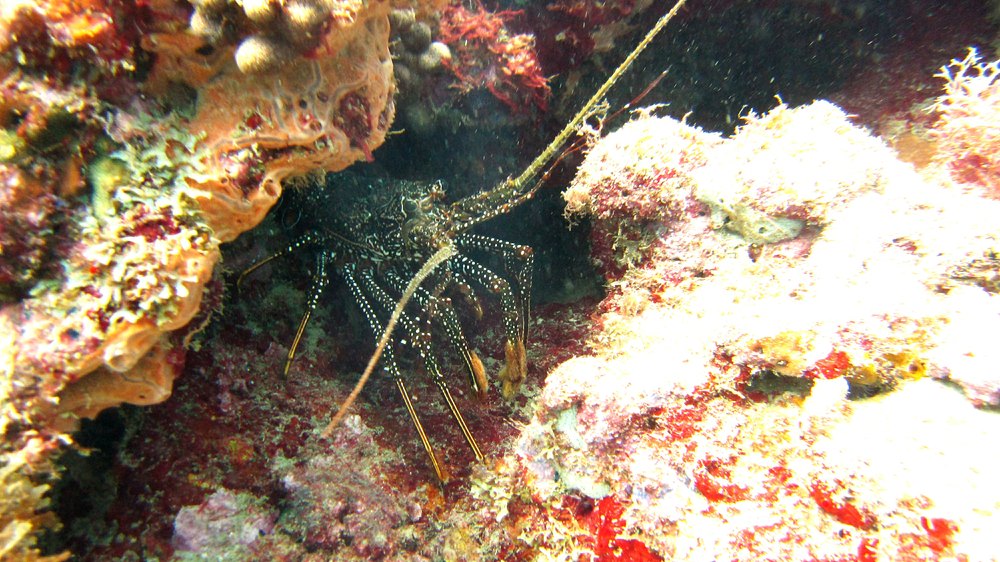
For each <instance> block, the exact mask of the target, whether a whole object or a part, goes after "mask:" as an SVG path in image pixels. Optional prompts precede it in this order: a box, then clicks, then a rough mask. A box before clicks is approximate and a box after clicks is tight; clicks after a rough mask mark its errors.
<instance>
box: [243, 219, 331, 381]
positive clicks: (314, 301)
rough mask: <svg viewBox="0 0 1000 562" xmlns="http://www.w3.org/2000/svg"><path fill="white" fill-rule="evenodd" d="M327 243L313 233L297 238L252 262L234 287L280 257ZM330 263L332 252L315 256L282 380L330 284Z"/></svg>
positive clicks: (325, 239)
mask: <svg viewBox="0 0 1000 562" xmlns="http://www.w3.org/2000/svg"><path fill="white" fill-rule="evenodd" d="M327 241H328V237H327V236H323V235H318V234H313V233H309V234H306V235H305V236H302V237H300V238H297V239H296V240H295V241H293V242H292V243H291V244H289V245H288V246H287V247H285V248H284V249H283V250H279V251H277V252H275V253H273V254H271V255H269V256H267V257H266V258H264V259H261V260H259V261H257V262H254V263H253V264H251V265H250V267H248V268H246V269H245V270H243V273H240V276H239V278H238V279H237V280H236V287H237V288H239V287H240V285H242V284H243V280H244V279H245V278H246V276H247V275H250V274H251V273H253V272H254V271H256V270H257V269H258V268H260V267H261V266H263V265H265V264H267V263H270V262H271V261H274V260H276V259H278V258H280V257H284V256H287V255H289V254H291V253H294V252H296V251H298V250H301V249H302V248H306V247H310V246H321V245H322V244H323V243H325V242H327ZM332 261H333V252H330V251H328V250H324V251H322V252H320V253H319V255H317V256H316V272H315V273H313V276H312V284H311V285H310V287H309V293H308V296H307V297H306V311H305V312H304V313H303V314H302V319H301V320H299V327H298V329H296V330H295V339H293V340H292V345H291V347H289V348H288V355H287V356H286V357H285V367H284V369H282V371H281V377H282V378H287V377H288V371H289V369H291V368H292V361H293V360H294V359H295V352H296V350H298V348H299V342H300V341H302V335H303V334H304V333H305V331H306V326H307V325H308V324H309V318H311V317H312V313H313V312H314V311H315V310H316V307H317V306H319V299H320V297H322V296H323V290H324V289H326V286H327V284H329V282H330V278H329V274H328V272H327V267H328V266H329V264H330V263H331V262H332Z"/></svg>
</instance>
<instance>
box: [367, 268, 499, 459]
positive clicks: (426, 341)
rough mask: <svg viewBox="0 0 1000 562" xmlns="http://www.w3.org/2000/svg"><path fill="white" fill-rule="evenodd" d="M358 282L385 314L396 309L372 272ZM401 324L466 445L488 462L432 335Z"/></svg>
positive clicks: (406, 318)
mask: <svg viewBox="0 0 1000 562" xmlns="http://www.w3.org/2000/svg"><path fill="white" fill-rule="evenodd" d="M358 281H359V283H360V285H361V287H362V289H363V290H364V291H366V292H367V293H368V294H370V295H372V297H374V300H375V301H376V302H378V303H379V305H381V306H382V307H383V308H384V309H385V310H391V309H392V308H393V306H394V303H395V302H396V300H395V299H393V298H392V297H390V296H389V294H388V293H386V292H385V290H384V289H383V288H382V287H380V286H379V284H378V283H377V282H376V281H375V278H374V276H373V275H372V274H371V272H370V271H363V272H361V273H359V275H358ZM399 323H400V324H402V326H403V330H404V331H405V332H406V334H407V338H408V340H409V341H408V342H407V343H408V345H411V346H412V347H413V348H414V349H416V350H417V353H418V354H419V355H420V358H421V359H422V360H423V361H424V366H425V367H426V369H427V370H428V371H429V372H430V374H431V378H432V380H433V381H434V384H436V385H437V387H438V390H439V391H440V392H441V397H442V398H443V399H444V401H445V404H447V406H448V410H449V412H451V416H452V418H454V420H455V423H456V424H458V427H459V429H460V430H461V431H462V436H463V437H465V441H466V443H468V444H469V448H470V449H472V453H473V454H474V455H475V457H476V460H477V461H479V462H482V461H483V459H484V456H483V452H482V450H480V448H479V444H478V443H477V442H476V438H475V437H474V436H473V435H472V431H470V430H469V425H468V424H467V423H466V422H465V417H464V416H462V412H461V410H459V409H458V404H456V403H455V399H454V397H452V395H451V390H449V389H448V384H447V382H446V381H445V379H444V375H442V374H441V369H440V368H439V367H438V364H437V359H436V358H435V353H434V346H433V343H432V341H431V335H430V333H428V332H426V331H423V330H421V329H420V326H419V325H418V324H417V322H416V321H414V319H413V318H412V317H411V316H410V315H409V314H407V313H405V312H404V313H403V314H402V315H400V317H399Z"/></svg>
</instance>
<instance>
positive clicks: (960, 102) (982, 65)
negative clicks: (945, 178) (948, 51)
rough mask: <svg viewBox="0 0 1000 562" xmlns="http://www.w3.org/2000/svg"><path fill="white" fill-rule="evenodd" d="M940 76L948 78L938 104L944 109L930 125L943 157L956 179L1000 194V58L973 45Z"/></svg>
mask: <svg viewBox="0 0 1000 562" xmlns="http://www.w3.org/2000/svg"><path fill="white" fill-rule="evenodd" d="M936 76H937V77H938V78H941V79H943V80H944V81H945V84H944V94H943V95H941V96H940V97H938V99H937V102H936V103H935V104H934V106H933V109H934V110H935V111H937V112H938V113H939V114H940V117H939V118H938V122H937V123H936V124H935V126H934V128H933V129H932V130H931V134H932V136H933V137H934V138H935V139H937V141H938V146H939V148H938V156H937V160H938V162H939V163H941V164H943V165H944V166H946V167H947V168H948V170H949V171H950V172H951V174H952V176H953V177H954V178H955V179H956V180H957V181H960V182H963V183H969V184H974V185H979V186H982V187H984V188H985V189H986V192H987V193H988V194H989V195H990V196H991V197H994V198H1000V128H998V125H1000V81H998V78H1000V61H993V62H984V61H983V60H982V59H981V58H980V56H979V53H978V52H977V51H976V50H975V49H969V52H968V54H966V55H965V58H963V59H961V60H958V59H955V60H952V61H951V63H950V64H949V65H947V66H945V67H942V68H941V72H940V73H938V74H937V75H936Z"/></svg>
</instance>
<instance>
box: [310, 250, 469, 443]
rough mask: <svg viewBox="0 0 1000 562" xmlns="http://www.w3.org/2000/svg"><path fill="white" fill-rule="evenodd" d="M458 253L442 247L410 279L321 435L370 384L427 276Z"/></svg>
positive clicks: (326, 431)
mask: <svg viewBox="0 0 1000 562" xmlns="http://www.w3.org/2000/svg"><path fill="white" fill-rule="evenodd" d="M456 253H457V250H456V249H455V246H454V245H452V244H448V245H446V246H442V247H441V249H439V250H438V251H436V252H434V255H432V256H431V257H429V258H427V261H426V262H424V265H423V267H421V268H420V271H418V272H417V274H416V275H414V276H413V278H411V279H410V283H409V284H408V285H407V286H406V290H405V291H403V296H402V297H400V298H399V301H398V302H397V303H396V309H395V310H393V311H392V316H390V317H389V323H388V324H386V325H385V330H383V331H382V339H380V340H379V342H378V346H376V347H375V353H372V356H371V359H369V360H368V366H367V367H365V372H364V373H362V374H361V378H360V379H358V382H357V384H355V385H354V390H352V391H351V394H350V395H349V396H348V397H347V399H346V400H344V402H343V404H341V405H340V409H339V410H337V415H335V416H333V419H332V420H330V423H329V424H327V426H326V429H324V430H323V433H322V434H321V435H322V436H323V437H329V436H330V434H331V433H333V430H334V429H336V428H337V426H338V425H340V421H341V420H343V419H344V416H346V415H347V410H348V409H349V408H350V407H351V405H352V404H354V401H355V400H356V399H357V398H358V395H359V394H361V389H363V388H364V387H365V384H366V383H367V382H368V377H370V376H371V374H372V371H374V370H375V365H377V364H378V360H379V359H380V358H381V357H382V351H384V350H385V346H386V345H387V344H388V343H389V338H391V337H392V332H393V330H395V329H396V322H398V321H399V317H400V316H401V315H402V314H403V308H404V307H405V306H406V303H408V302H410V297H412V296H413V293H415V292H416V291H417V287H419V286H420V284H421V283H423V282H424V279H426V278H427V276H428V275H430V274H431V272H432V271H434V268H435V267H437V266H439V265H441V263H443V262H444V261H445V260H447V259H448V258H450V257H452V256H454V255H455V254H456Z"/></svg>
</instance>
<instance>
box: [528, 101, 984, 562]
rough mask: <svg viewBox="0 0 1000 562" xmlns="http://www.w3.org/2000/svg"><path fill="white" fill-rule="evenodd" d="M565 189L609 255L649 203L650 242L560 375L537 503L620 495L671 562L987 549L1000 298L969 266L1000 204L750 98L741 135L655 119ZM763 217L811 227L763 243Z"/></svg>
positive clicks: (536, 445) (597, 153)
mask: <svg viewBox="0 0 1000 562" xmlns="http://www.w3.org/2000/svg"><path fill="white" fill-rule="evenodd" d="M665 139H670V140H669V141H666V140H665ZM602 145H605V146H602ZM659 146H669V147H670V148H669V149H659V150H660V152H658V153H657V152H652V154H661V155H662V157H663V160H662V163H661V164H660V165H659V166H657V165H656V164H653V163H651V162H646V161H645V157H646V156H647V155H649V154H651V150H650V149H649V147H659ZM772 150H773V152H772ZM634 155H638V158H633V156H634ZM690 155H694V156H690ZM779 155H780V156H779ZM775 158H779V159H780V160H778V161H776V160H775ZM637 161H638V162H637ZM637 168H638V169H641V170H643V172H641V173H639V174H637ZM654 170H655V171H656V172H658V173H653V171H654ZM637 176H639V177H643V178H654V179H657V180H658V181H636V179H635V178H636V177H637ZM663 177H666V178H669V179H670V180H671V181H672V182H673V183H672V186H673V187H674V189H672V190H671V191H669V194H670V195H669V196H668V197H666V198H664V195H663V193H664V191H663V181H662V180H661V179H659V178H663ZM793 177H794V179H792V178H793ZM635 191H641V192H640V193H638V194H636V195H635V196H631V197H629V201H630V202H632V201H634V202H635V203H634V204H632V205H630V204H628V203H625V202H624V201H623V198H622V197H619V196H618V194H619V193H626V194H630V193H633V192H635ZM567 199H568V200H569V202H570V210H571V211H577V212H588V213H592V214H593V215H594V216H595V217H597V220H596V221H595V223H594V225H595V230H596V231H597V232H595V233H594V234H593V236H594V238H595V240H598V241H602V240H612V248H615V247H618V246H624V245H626V244H628V243H630V235H629V233H630V232H634V231H635V230H636V228H637V227H636V226H635V221H636V220H639V221H643V220H645V222H640V224H643V225H644V226H643V229H644V231H645V232H646V233H647V235H646V236H645V238H644V247H643V254H642V257H643V258H644V259H641V260H637V261H636V262H635V263H634V264H631V267H629V268H628V270H627V271H626V272H625V273H624V275H623V276H620V278H618V280H617V281H615V282H614V283H613V288H614V290H613V292H612V294H611V295H610V296H609V297H608V299H606V301H605V303H603V307H604V309H605V312H604V314H603V315H602V317H601V319H600V321H599V325H600V326H601V328H600V331H599V332H598V333H597V334H596V335H595V336H594V337H595V352H594V353H593V355H591V356H583V357H578V358H575V359H572V360H570V361H568V362H566V363H564V364H562V365H561V366H560V367H559V368H557V369H556V370H555V371H554V372H552V373H551V374H550V375H549V377H548V379H547V380H546V385H545V388H544V390H543V392H542V394H541V396H540V400H539V403H538V410H537V411H536V414H535V420H534V421H533V422H532V424H531V425H530V426H529V427H528V428H527V429H526V430H525V431H524V432H523V433H522V436H521V441H520V445H519V447H520V456H521V462H522V463H523V464H524V467H525V469H526V474H525V476H524V479H525V480H524V482H525V483H526V485H527V486H529V488H530V489H531V490H533V492H532V493H533V494H535V495H536V496H538V495H540V496H541V497H542V498H549V499H547V500H543V501H542V502H540V506H541V507H543V508H544V509H547V510H550V511H551V510H564V509H565V499H564V494H567V493H569V494H577V495H581V496H584V497H589V498H596V499H600V498H614V501H615V502H618V503H621V504H623V505H625V506H626V507H625V508H624V513H625V515H624V520H625V522H624V523H623V524H622V528H623V529H624V530H625V533H626V534H627V536H629V537H630V538H636V539H639V540H641V541H642V543H643V544H644V545H645V546H647V547H648V548H649V549H650V550H651V551H653V552H656V553H659V555H661V556H666V557H672V558H682V559H686V558H690V557H692V556H694V553H695V552H697V551H701V552H705V551H707V552H711V553H713V554H712V556H713V557H718V558H723V559H730V558H731V559H739V558H741V557H745V556H751V555H753V556H763V557H768V558H777V559H806V558H815V559H833V558H844V557H852V558H853V557H856V558H857V559H875V558H876V557H887V558H890V559H900V558H907V557H921V558H935V559H936V558H939V557H949V556H957V557H960V558H961V557H963V556H964V557H968V558H969V559H979V558H989V557H990V556H991V554H990V552H991V549H992V546H991V542H992V541H991V538H990V537H989V536H988V534H986V533H983V529H986V528H989V527H991V526H992V525H994V524H995V521H993V520H992V519H991V518H992V517H993V516H992V515H991V514H995V513H996V509H997V507H998V505H1000V490H997V489H996V486H995V484H993V483H991V482H990V481H989V479H988V478H984V477H983V476H982V475H983V474H985V473H989V472H990V471H991V470H993V469H992V468H986V467H995V466H997V464H998V463H1000V458H998V457H997V456H996V455H995V454H994V453H991V452H983V451H982V448H981V447H980V445H977V443H981V442H982V439H985V435H988V434H989V433H991V432H993V431H996V429H997V424H998V423H1000V420H998V419H996V415H995V414H994V413H992V412H990V411H977V410H975V408H974V405H975V404H983V405H992V406H996V405H997V404H1000V392H998V391H1000V380H998V379H997V378H996V377H995V375H992V374H990V373H993V372H995V370H994V369H992V367H991V366H992V365H995V364H996V360H997V358H996V357H994V355H993V354H992V352H991V351H990V349H991V345H990V344H989V343H988V342H986V341H985V340H983V339H982V338H980V337H978V336H977V335H976V334H975V333H974V332H973V331H974V330H982V329H984V328H985V329H986V330H987V332H989V331H991V330H993V329H994V328H988V327H987V326H995V325H996V322H997V320H996V319H997V318H998V317H1000V316H998V314H1000V308H998V305H997V303H996V302H995V299H994V297H993V294H992V292H988V291H986V290H984V289H983V288H982V283H975V282H971V281H970V280H969V278H962V277H960V276H956V275H955V268H959V269H962V270H963V271H968V270H969V268H970V267H971V268H972V269H977V267H976V266H969V265H968V264H970V263H973V262H975V263H978V264H979V266H978V270H979V271H982V270H984V269H987V268H988V266H984V265H983V259H988V258H984V256H991V255H993V253H994V252H995V246H996V244H997V242H998V241H1000V231H998V230H997V228H996V226H995V221H993V220H991V219H990V217H994V216H996V213H997V212H1000V208H997V207H996V205H995V204H994V203H993V202H992V201H990V200H984V199H982V198H981V197H979V196H977V195H975V194H971V193H965V192H963V191H962V190H961V189H959V188H958V187H956V186H954V185H938V184H936V183H932V182H928V181H927V180H924V179H922V178H921V177H920V176H919V175H917V174H916V173H915V172H914V171H913V170H912V169H910V168H909V167H907V166H905V165H902V164H901V163H899V162H898V161H897V160H896V158H895V156H894V154H893V153H892V151H890V150H889V149H887V148H886V147H885V146H884V145H883V144H882V143H881V141H879V140H877V139H875V138H874V137H871V136H870V135H869V134H867V133H866V132H864V131H863V130H861V129H858V128H857V127H855V126H853V125H851V124H850V123H849V121H848V120H847V118H846V116H845V115H844V114H843V112H841V111H840V110H838V109H837V108H836V107H834V106H832V105H831V104H829V103H827V102H816V103H814V104H811V105H809V106H805V107H801V108H796V109H789V108H787V107H785V106H779V107H778V108H776V109H774V110H772V111H771V112H769V113H768V114H766V115H764V116H761V117H757V116H755V115H750V116H748V118H747V122H746V124H745V125H744V126H743V127H741V128H740V129H739V130H738V131H737V132H736V134H735V135H733V136H732V137H731V138H728V139H725V140H719V139H718V138H717V137H714V136H711V135H706V134H705V133H703V132H701V131H700V130H698V129H695V128H693V127H690V126H687V125H684V124H683V123H681V122H678V121H675V120H672V119H670V118H656V117H651V116H649V115H648V114H641V115H640V117H638V118H637V119H636V120H635V121H633V122H632V123H629V124H628V125H626V126H625V127H623V128H622V129H620V130H618V131H616V132H615V133H613V134H611V135H609V136H608V137H607V138H606V139H602V140H601V141H600V142H599V143H598V145H597V146H596V147H595V148H594V149H593V150H592V151H591V152H590V154H589V156H588V159H587V161H586V162H585V163H584V165H583V166H582V167H581V170H580V173H579V174H578V175H577V178H576V180H575V181H574V184H573V186H572V187H571V188H570V190H569V191H568V192H567ZM649 201H655V202H657V203H655V204H652V205H650V204H648V202H649ZM644 202H645V203H644ZM654 209H658V210H659V211H658V213H657V212H654ZM720 211H724V213H722V216H721V217H720V216H719V214H720ZM734 211H737V212H734ZM748 217H749V219H753V220H754V221H756V222H755V223H754V224H760V225H761V226H764V227H767V226H769V225H772V224H773V222H775V221H778V220H781V219H789V220H795V221H798V226H797V228H796V229H794V230H792V231H784V230H783V231H782V235H781V236H774V237H762V236H761V234H762V233H761V231H760V230H759V228H757V227H756V226H755V227H754V228H747V227H746V226H745V225H746V223H748V222H749V219H748ZM765 232H770V230H767V231H765ZM606 247H607V245H604V246H601V245H600V244H595V250H596V251H597V252H598V253H597V255H596V256H595V257H596V258H597V259H599V260H602V263H603V260H605V259H607V258H606V257H605V254H602V253H601V252H602V251H604V248H606ZM613 265H614V266H616V267H620V266H621V264H620V263H617V264H613ZM602 271H605V274H606V275H607V276H608V277H609V278H611V279H615V278H616V271H615V267H611V268H607V267H605V266H603V265H602ZM802 378H804V379H806V381H805V383H804V384H800V383H798V382H796V381H798V380H801V379H802ZM933 379H942V380H946V381H951V382H955V383H957V384H958V385H960V386H961V387H962V389H963V390H964V391H965V394H966V396H967V398H968V399H969V401H968V402H966V401H963V400H962V399H961V398H960V397H959V396H956V395H955V393H954V391H953V390H951V389H949V388H947V387H946V386H944V385H941V384H940V383H938V382H936V381H934V380H933ZM873 395H875V396H877V398H874V399H869V400H862V399H863V398H865V397H869V396H873ZM849 398H850V399H849ZM931 404H935V405H934V406H931ZM888 419H899V420H908V421H906V422H904V424H905V425H899V424H885V423H882V422H880V421H878V420H888ZM938 423H940V424H947V425H948V429H947V430H945V431H946V434H949V435H954V436H958V435H961V436H962V438H961V440H949V439H947V438H942V436H943V435H944V434H939V433H937V432H931V431H928V429H927V428H928V427H929V425H928V424H938ZM803 442H805V443H809V444H810V446H809V447H807V448H803V447H801V443H803ZM890 443H891V445H890ZM888 450H891V451H893V452H892V453H887V451H888ZM890 454H891V455H892V456H887V455H890ZM923 455H927V457H924V456H923ZM931 458H933V459H936V460H934V461H931V460H930V459H931ZM900 459H911V461H910V462H906V461H900ZM918 459H920V460H918ZM944 459H954V460H956V462H955V464H951V460H948V461H945V460H944ZM957 459H963V460H962V461H957ZM897 463H900V464H897ZM898 466H909V467H910V469H909V472H908V474H911V475H912V477H911V478H907V479H905V481H898V480H897V477H898V469H896V468H892V467H898ZM917 466H919V467H921V468H919V469H918V468H915V467H917ZM956 474H963V476H962V477H960V478H958V479H959V480H961V481H962V482H963V484H962V485H961V486H958V487H955V486H954V479H955V475H956ZM972 474H977V475H979V476H972ZM974 490H976V491H977V492H974ZM970 494H978V495H977V497H976V498H972V497H971V495H970ZM536 496H533V497H536ZM959 497H960V498H963V499H961V500H957V499H956V498H959ZM535 501H536V503H537V500H535ZM601 501H604V500H601ZM576 519H577V520H581V519H583V518H581V517H576ZM544 529H545V524H544V523H541V524H539V525H538V526H537V527H534V528H533V530H531V532H533V533H542V532H543V531H544ZM814 529H818V530H817V531H815V532H814V531H813V530H814ZM824 529H826V530H824ZM537 537H543V538H545V535H544V534H539V535H537ZM545 540H546V541H548V542H546V543H545V544H546V547H545V548H546V549H547V550H549V551H555V552H563V550H562V549H563V548H565V546H561V545H560V544H559V543H558V542H556V541H554V540H553V539H551V538H545ZM575 544H576V546H577V547H579V543H575Z"/></svg>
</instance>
